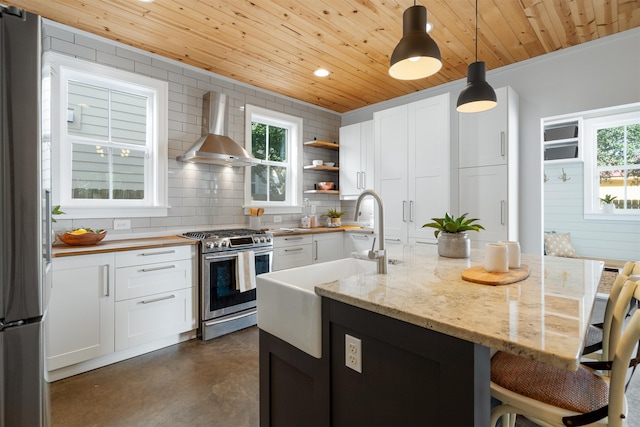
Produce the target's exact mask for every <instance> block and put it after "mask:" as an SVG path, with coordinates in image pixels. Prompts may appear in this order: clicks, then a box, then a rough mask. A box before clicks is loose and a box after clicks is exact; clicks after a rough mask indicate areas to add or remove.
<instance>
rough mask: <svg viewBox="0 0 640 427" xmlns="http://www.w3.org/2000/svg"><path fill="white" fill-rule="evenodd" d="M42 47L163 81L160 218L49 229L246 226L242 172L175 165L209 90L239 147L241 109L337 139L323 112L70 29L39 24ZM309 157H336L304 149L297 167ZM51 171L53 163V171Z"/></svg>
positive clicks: (308, 136) (151, 231)
mask: <svg viewBox="0 0 640 427" xmlns="http://www.w3.org/2000/svg"><path fill="white" fill-rule="evenodd" d="M43 48H44V50H52V51H56V52H58V53H62V54H66V55H70V56H74V57H78V58H81V59H85V60H89V61H94V62H97V63H101V64H104V65H108V66H111V67H114V68H119V69H124V70H128V71H133V72H136V73H140V74H144V75H148V76H152V77H155V78H157V79H161V80H165V81H167V82H168V83H169V124H168V127H169V179H168V182H169V204H170V205H171V209H170V210H169V215H168V216H167V217H166V218H131V230H118V231H114V230H112V228H113V218H105V219H87V220H82V219H76V220H65V219H64V215H61V216H59V217H57V221H58V222H57V223H55V224H54V227H55V229H56V230H61V229H65V228H66V229H71V228H75V227H92V228H104V229H107V230H109V235H108V238H118V237H128V236H129V235H131V234H137V235H157V234H174V233H180V232H182V231H185V230H194V229H208V228H221V227H233V226H247V225H248V223H249V219H248V217H247V216H245V215H244V213H243V209H242V205H243V201H244V169H242V168H233V169H229V168H225V167H222V166H216V165H205V164H188V163H182V162H178V161H176V160H175V158H176V156H178V155H180V154H182V153H183V152H184V151H185V150H187V149H188V148H189V147H190V146H191V145H192V144H193V143H194V142H195V141H196V139H197V138H198V137H199V136H200V126H201V122H202V120H201V108H202V96H203V95H204V93H205V92H207V91H209V90H214V91H218V92H223V93H226V94H227V96H228V97H229V100H230V103H229V105H230V107H231V108H230V117H229V118H228V120H229V122H228V123H229V136H230V137H231V138H232V139H234V140H235V141H236V142H238V143H239V144H244V141H245V138H244V112H243V111H241V110H240V107H242V106H244V105H245V104H246V103H249V104H253V105H258V106H261V107H264V108H269V109H272V110H275V111H281V112H285V113H287V114H291V115H294V116H298V117H302V118H303V121H304V128H303V138H304V140H305V141H309V140H312V139H313V138H314V137H315V138H317V139H320V140H327V141H337V138H338V133H339V127H340V122H341V117H340V115H339V114H337V113H332V112H329V111H326V110H323V109H319V108H315V107H313V106H310V105H308V104H305V103H300V102H296V101H294V100H292V99H290V98H286V97H281V96H278V95H276V94H273V93H270V92H266V91H262V90H260V89H258V88H254V87H249V86H246V85H242V84H240V83H238V82H234V81H232V80H230V79H227V78H224V77H221V76H218V75H216V74H213V73H210V72H207V71H204V70H199V69H196V68H193V67H189V66H184V65H183V64H180V63H179V62H177V61H172V60H170V59H165V58H162V57H159V56H157V55H154V54H150V53H145V52H143V51H140V50H138V49H134V48H129V47H127V46H125V45H122V44H119V43H116V42H112V41H110V40H107V39H102V38H99V37H96V36H93V35H90V34H88V33H85V32H82V31H80V30H76V29H73V28H70V27H65V26H61V25H59V24H56V23H52V22H45V25H44V28H43ZM313 159H323V160H326V161H333V162H335V163H338V152H336V151H330V150H325V149H319V148H310V147H305V149H304V164H305V165H306V164H311V160H313ZM53 167H55V165H53ZM337 180H338V174H337V173H331V172H325V173H322V172H314V171H307V172H304V189H312V188H313V186H314V184H315V183H316V182H318V181H336V183H337ZM304 197H306V198H309V200H310V202H311V203H312V204H314V205H316V209H317V212H318V214H322V213H324V212H326V211H327V210H328V209H329V208H340V201H339V198H338V196H334V195H312V194H305V195H304ZM281 217H282V221H283V222H282V224H277V225H276V226H280V225H282V226H292V225H297V224H298V223H299V219H300V215H281ZM262 223H263V225H264V226H267V227H269V226H273V225H274V223H273V217H272V216H270V215H265V216H264V217H263V221H262Z"/></svg>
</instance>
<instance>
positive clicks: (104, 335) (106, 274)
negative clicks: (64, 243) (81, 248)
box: [45, 253, 115, 371]
mask: <svg viewBox="0 0 640 427" xmlns="http://www.w3.org/2000/svg"><path fill="white" fill-rule="evenodd" d="M114 260H115V258H114V255H113V253H108V254H98V255H82V256H78V257H75V256H74V257H66V258H56V259H54V262H53V283H52V289H51V299H50V300H49V306H48V309H47V314H46V317H45V336H46V344H45V348H46V354H47V357H46V360H47V369H48V370H50V371H52V370H55V369H58V368H61V367H64V366H69V365H72V364H75V363H80V362H83V361H85V360H89V359H92V358H94V357H98V356H102V355H104V354H108V353H111V352H113V350H114V340H113V336H114V333H113V332H114V331H113V328H114V309H113V307H114V292H115V289H114V283H113V278H114Z"/></svg>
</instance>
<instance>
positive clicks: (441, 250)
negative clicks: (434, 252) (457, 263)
mask: <svg viewBox="0 0 640 427" xmlns="http://www.w3.org/2000/svg"><path fill="white" fill-rule="evenodd" d="M467 215H468V214H466V213H465V214H462V215H460V216H459V217H458V218H455V217H453V216H451V215H449V214H448V213H445V214H444V218H431V220H432V221H433V222H430V223H427V224H424V225H423V226H422V227H423V228H425V227H431V228H435V231H434V232H433V234H434V236H436V239H438V255H440V256H443V257H447V258H469V256H471V241H470V240H469V236H468V235H467V231H478V232H479V231H480V230H484V227H483V226H482V225H480V224H474V222H476V221H478V218H469V219H467Z"/></svg>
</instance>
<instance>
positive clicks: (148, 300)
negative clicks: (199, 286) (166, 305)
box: [139, 295, 176, 304]
mask: <svg viewBox="0 0 640 427" xmlns="http://www.w3.org/2000/svg"><path fill="white" fill-rule="evenodd" d="M175 297H176V296H175V295H167V296H164V297H160V298H153V299H146V300H143V301H140V302H139V304H151V303H154V302H160V301H166V300H168V299H173V298H175Z"/></svg>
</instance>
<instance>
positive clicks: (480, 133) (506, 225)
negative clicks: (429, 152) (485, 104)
mask: <svg viewBox="0 0 640 427" xmlns="http://www.w3.org/2000/svg"><path fill="white" fill-rule="evenodd" d="M496 95H497V98H498V106H497V107H496V108H495V109H493V110H489V111H485V112H482V113H472V114H459V126H460V128H459V135H460V140H459V150H458V152H459V165H460V169H459V171H458V178H459V182H458V183H459V190H458V209H459V212H458V214H463V213H468V214H469V218H479V221H478V223H480V224H482V225H483V226H484V227H485V230H481V231H480V232H479V233H476V232H469V233H468V234H469V237H470V239H471V241H472V245H473V246H474V247H481V246H482V244H484V243H487V242H495V241H497V240H518V95H517V94H516V93H515V91H513V89H511V88H510V87H503V88H499V89H497V90H496Z"/></svg>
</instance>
